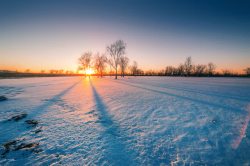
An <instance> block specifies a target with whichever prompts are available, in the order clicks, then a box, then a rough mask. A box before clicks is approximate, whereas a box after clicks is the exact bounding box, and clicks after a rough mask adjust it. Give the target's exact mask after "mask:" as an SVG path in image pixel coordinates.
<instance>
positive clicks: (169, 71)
mask: <svg viewBox="0 0 250 166" xmlns="http://www.w3.org/2000/svg"><path fill="white" fill-rule="evenodd" d="M174 71H175V68H174V67H173V66H167V67H166V68H165V75H166V76H172V75H174Z"/></svg>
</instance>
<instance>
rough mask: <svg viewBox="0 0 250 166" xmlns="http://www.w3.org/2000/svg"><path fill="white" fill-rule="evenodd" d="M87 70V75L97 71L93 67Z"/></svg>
mask: <svg viewBox="0 0 250 166" xmlns="http://www.w3.org/2000/svg"><path fill="white" fill-rule="evenodd" d="M85 72H86V74H87V75H91V74H94V73H95V72H94V70H93V69H86V71H85Z"/></svg>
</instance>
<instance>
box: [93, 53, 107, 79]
mask: <svg viewBox="0 0 250 166" xmlns="http://www.w3.org/2000/svg"><path fill="white" fill-rule="evenodd" d="M107 61H108V59H107V57H106V56H105V55H104V54H102V55H99V53H97V54H96V56H95V64H94V66H95V69H96V70H97V73H98V74H99V75H100V76H101V77H102V76H103V71H104V70H105V67H106V63H107Z"/></svg>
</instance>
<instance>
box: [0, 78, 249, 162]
mask: <svg viewBox="0 0 250 166" xmlns="http://www.w3.org/2000/svg"><path fill="white" fill-rule="evenodd" d="M0 95H4V96H6V97H8V99H9V100H6V101H0V154H1V156H0V165H23V164H26V165H49V164H52V165H53V164H55V165H58V164H63V165H161V164H162V165H171V164H172V165H250V129H249V128H250V127H248V124H249V120H250V79H247V78H173V77H128V78H125V79H119V80H114V79H113V78H109V77H106V78H102V79H101V78H95V77H92V78H91V79H88V78H81V77H57V78H56V77H54V78H25V79H6V80H0Z"/></svg>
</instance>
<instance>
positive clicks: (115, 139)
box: [90, 80, 135, 165]
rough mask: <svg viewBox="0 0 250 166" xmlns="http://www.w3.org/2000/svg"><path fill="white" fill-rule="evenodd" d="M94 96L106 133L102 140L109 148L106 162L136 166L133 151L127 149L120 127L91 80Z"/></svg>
mask: <svg viewBox="0 0 250 166" xmlns="http://www.w3.org/2000/svg"><path fill="white" fill-rule="evenodd" d="M90 85H91V88H92V92H93V96H94V99H95V102H96V107H97V111H98V113H99V122H100V125H101V126H102V127H103V128H104V132H103V133H102V135H101V138H103V139H105V142H106V143H107V147H105V150H107V152H105V154H104V155H105V158H104V160H105V161H108V162H109V164H111V165H134V164H135V160H133V158H132V156H131V155H130V154H131V151H129V150H128V149H127V148H126V144H125V142H124V141H123V139H124V137H123V136H122V131H121V129H120V128H119V125H118V124H117V123H116V122H115V121H114V120H113V119H112V117H111V115H110V114H109V113H108V110H107V106H106V105H105V104H104V102H103V101H102V98H101V97H100V95H99V94H98V92H97V91H96V89H95V87H94V85H93V84H92V82H91V80H90Z"/></svg>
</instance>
